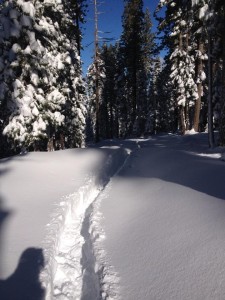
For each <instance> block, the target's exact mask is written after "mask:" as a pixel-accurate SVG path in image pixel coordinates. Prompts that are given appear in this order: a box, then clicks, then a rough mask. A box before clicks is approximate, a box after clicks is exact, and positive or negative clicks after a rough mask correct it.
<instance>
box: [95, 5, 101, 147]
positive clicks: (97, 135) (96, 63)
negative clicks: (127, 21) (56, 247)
mask: <svg viewBox="0 0 225 300" xmlns="http://www.w3.org/2000/svg"><path fill="white" fill-rule="evenodd" d="M94 10H95V72H96V74H95V77H96V79H95V97H96V103H95V105H96V106H95V108H96V123H95V142H96V143H97V142H99V140H100V136H99V66H98V11H97V0H94Z"/></svg>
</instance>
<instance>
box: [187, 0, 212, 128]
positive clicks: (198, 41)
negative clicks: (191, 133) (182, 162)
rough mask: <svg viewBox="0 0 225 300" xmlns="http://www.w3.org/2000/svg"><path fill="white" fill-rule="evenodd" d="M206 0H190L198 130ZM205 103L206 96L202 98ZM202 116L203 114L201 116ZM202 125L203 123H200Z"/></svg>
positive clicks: (204, 54)
mask: <svg viewBox="0 0 225 300" xmlns="http://www.w3.org/2000/svg"><path fill="white" fill-rule="evenodd" d="M207 2H208V0H206V1H199V0H193V1H192V11H193V13H192V14H191V19H190V22H192V28H191V43H192V44H193V48H194V49H195V53H196V55H195V63H196V67H195V68H196V83H197V90H198V98H197V99H196V101H195V111H194V122H193V129H194V130H195V131H196V132H198V131H199V130H200V128H199V126H200V125H201V124H200V112H201V108H202V106H203V99H204V98H203V96H204V95H205V90H206V89H205V79H206V73H205V67H206V62H207V59H208V56H207V52H206V49H207V46H208V45H207V31H206V19H207V17H206V15H207V13H208V4H207ZM204 100H205V101H204V102H205V103H206V98H205V99H204ZM202 117H203V116H202ZM202 125H203V124H202Z"/></svg>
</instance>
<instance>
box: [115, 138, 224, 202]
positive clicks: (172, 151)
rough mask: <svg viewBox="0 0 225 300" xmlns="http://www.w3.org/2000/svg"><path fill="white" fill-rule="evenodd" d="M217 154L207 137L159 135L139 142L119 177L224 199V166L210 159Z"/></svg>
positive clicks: (219, 161)
mask: <svg viewBox="0 0 225 300" xmlns="http://www.w3.org/2000/svg"><path fill="white" fill-rule="evenodd" d="M218 152H221V149H219V148H217V149H214V150H213V149H209V147H208V141H207V135H206V134H198V135H193V136H183V137H182V136H175V135H174V136H172V135H171V136H170V135H164V136H156V137H154V138H153V139H152V140H151V139H150V140H149V141H145V142H142V143H140V149H139V150H138V151H136V152H134V153H133V154H132V155H131V157H130V159H129V162H128V164H129V165H128V169H127V168H125V169H124V170H122V171H121V172H120V173H119V174H118V176H120V177H125V178H127V177H128V178H132V177H133V178H135V177H137V178H138V177H139V178H158V179H160V180H163V181H166V182H172V183H175V184H179V185H182V186H185V187H188V188H191V189H193V190H196V191H199V192H202V193H205V194H208V195H210V196H213V197H217V198H220V199H223V200H225V189H224V178H225V163H224V162H223V161H221V160H220V159H218V158H213V157H210V155H211V154H214V153H218ZM141 157H143V159H141ZM136 161H137V163H136Z"/></svg>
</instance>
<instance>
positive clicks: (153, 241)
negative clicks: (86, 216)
mask: <svg viewBox="0 0 225 300" xmlns="http://www.w3.org/2000/svg"><path fill="white" fill-rule="evenodd" d="M139 146H140V148H139V149H138V150H137V151H135V152H133V153H132V154H131V156H130V158H129V159H128V160H127V163H126V165H125V167H124V168H123V169H122V170H121V172H120V173H119V174H118V175H117V176H115V177H114V178H113V179H112V181H111V183H110V184H109V185H108V186H107V188H106V189H105V191H104V193H102V194H101V195H100V197H99V198H98V200H97V202H96V204H95V205H96V206H98V209H97V211H98V215H95V216H93V218H92V220H93V225H92V227H93V228H97V229H99V230H101V231H102V235H101V237H100V238H99V239H98V240H96V241H95V242H94V246H93V247H94V249H95V253H96V257H97V259H98V260H99V261H102V262H103V263H105V268H108V269H109V270H110V271H111V274H110V276H108V277H106V278H103V284H104V285H103V286H102V292H103V293H104V295H109V296H110V299H123V300H137V299H141V300H145V299H146V300H149V299H154V300H165V299H171V300H172V299H173V300H180V299H182V300H189V299H190V300H205V299H208V300H209V299H210V300H212V299H213V300H218V299H220V300H222V299H225V252H224V249H225V230H224V229H225V201H224V200H225V186H224V178H225V165H224V162H222V161H221V160H219V159H218V158H215V157H218V156H219V153H217V154H216V153H211V152H210V151H209V150H207V136H206V135H197V136H187V137H177V136H161V137H157V138H153V139H150V140H149V141H143V142H140V141H139ZM97 229H95V230H97ZM85 299H95V298H91V297H89V298H85ZM103 299H105V298H103ZM107 299H108V298H107Z"/></svg>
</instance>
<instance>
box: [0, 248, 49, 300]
mask: <svg viewBox="0 0 225 300" xmlns="http://www.w3.org/2000/svg"><path fill="white" fill-rule="evenodd" d="M43 267H44V256H43V251H42V249H39V248H28V249H26V250H25V251H24V252H23V253H22V255H21V257H20V260H19V263H18V266H17V268H16V270H15V272H14V273H13V274H12V275H11V276H10V277H9V278H7V279H6V280H0V295H1V300H25V299H26V300H43V299H44V295H45V290H44V288H43V287H42V286H41V283H40V281H39V274H40V272H41V270H42V268H43Z"/></svg>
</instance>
